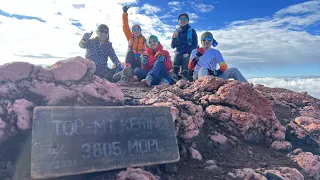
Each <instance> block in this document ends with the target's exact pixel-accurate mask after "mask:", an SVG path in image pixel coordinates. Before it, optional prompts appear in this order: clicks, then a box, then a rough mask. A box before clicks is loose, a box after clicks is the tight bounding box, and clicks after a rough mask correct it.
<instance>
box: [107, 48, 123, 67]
mask: <svg viewBox="0 0 320 180" xmlns="http://www.w3.org/2000/svg"><path fill="white" fill-rule="evenodd" d="M107 54H108V56H109V57H110V59H111V61H112V62H113V64H116V65H118V64H121V62H120V61H119V59H118V57H117V55H116V52H115V51H114V49H113V47H112V44H111V43H108V44H107Z"/></svg>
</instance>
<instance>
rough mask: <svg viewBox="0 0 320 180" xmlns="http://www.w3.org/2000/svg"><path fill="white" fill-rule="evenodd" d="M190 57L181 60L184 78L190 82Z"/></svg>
mask: <svg viewBox="0 0 320 180" xmlns="http://www.w3.org/2000/svg"><path fill="white" fill-rule="evenodd" d="M189 58H190V56H187V57H184V58H182V60H181V66H182V77H183V78H184V79H185V80H188V75H189V69H188V63H189Z"/></svg>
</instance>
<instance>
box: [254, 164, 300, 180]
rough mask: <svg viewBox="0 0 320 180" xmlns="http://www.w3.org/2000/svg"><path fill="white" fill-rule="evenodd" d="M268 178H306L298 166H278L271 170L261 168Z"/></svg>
mask: <svg viewBox="0 0 320 180" xmlns="http://www.w3.org/2000/svg"><path fill="white" fill-rule="evenodd" d="M256 171H262V172H263V174H264V176H265V177H267V179H283V180H304V177H303V175H302V174H301V173H300V172H299V171H298V170H297V169H296V168H289V167H278V168H275V169H270V170H261V169H258V170H256Z"/></svg>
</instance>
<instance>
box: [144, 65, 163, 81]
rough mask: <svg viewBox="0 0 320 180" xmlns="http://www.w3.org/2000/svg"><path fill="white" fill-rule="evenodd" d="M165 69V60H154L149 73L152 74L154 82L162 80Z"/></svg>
mask: <svg viewBox="0 0 320 180" xmlns="http://www.w3.org/2000/svg"><path fill="white" fill-rule="evenodd" d="M164 69H165V67H164V62H160V61H158V60H157V61H156V62H154V64H153V67H152V69H151V70H150V71H149V73H148V76H152V82H153V83H152V84H157V82H160V80H161V78H162V77H163V70H164Z"/></svg>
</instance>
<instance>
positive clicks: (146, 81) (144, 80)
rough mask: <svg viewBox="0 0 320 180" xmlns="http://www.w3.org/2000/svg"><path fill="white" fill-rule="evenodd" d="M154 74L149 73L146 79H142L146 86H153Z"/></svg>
mask: <svg viewBox="0 0 320 180" xmlns="http://www.w3.org/2000/svg"><path fill="white" fill-rule="evenodd" d="M152 79H153V78H152V76H150V75H148V76H147V77H146V78H145V79H142V80H141V82H142V83H143V84H145V85H146V86H151V82H152Z"/></svg>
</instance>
